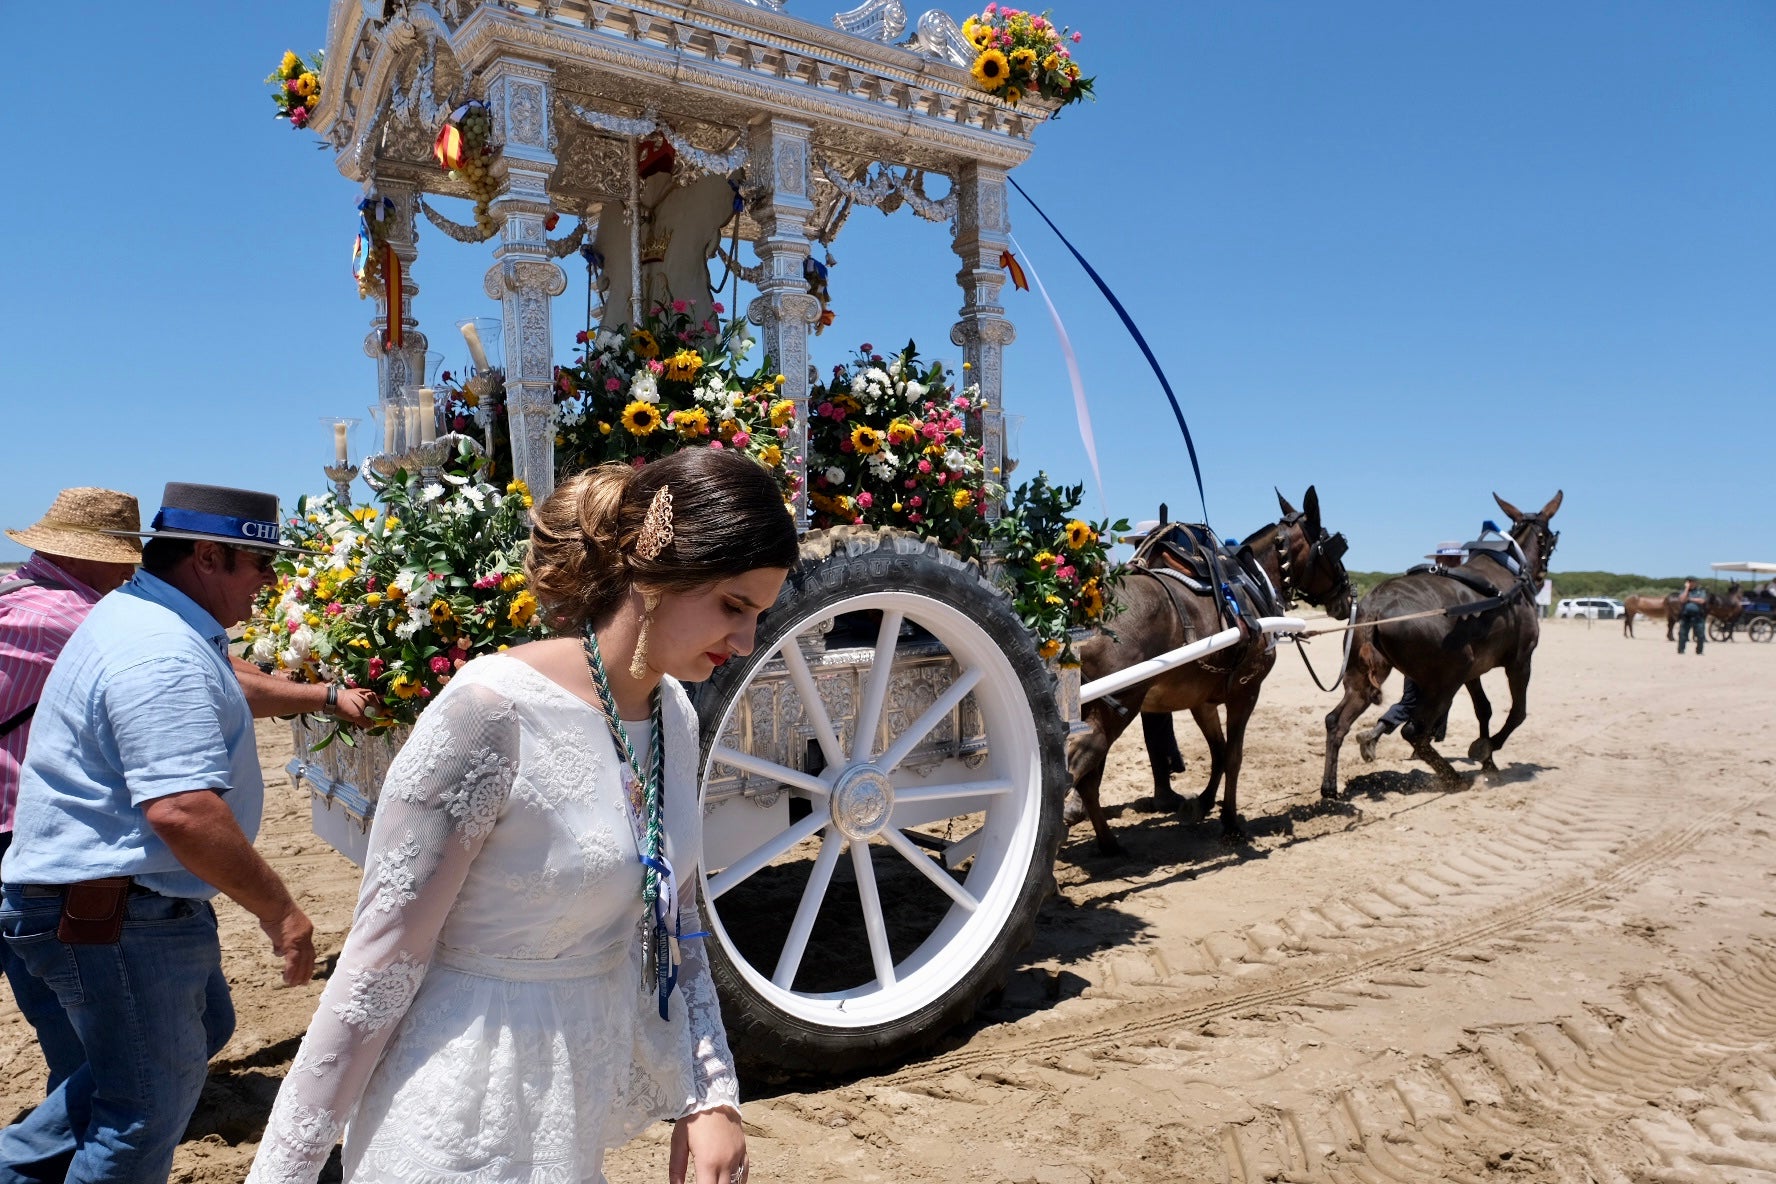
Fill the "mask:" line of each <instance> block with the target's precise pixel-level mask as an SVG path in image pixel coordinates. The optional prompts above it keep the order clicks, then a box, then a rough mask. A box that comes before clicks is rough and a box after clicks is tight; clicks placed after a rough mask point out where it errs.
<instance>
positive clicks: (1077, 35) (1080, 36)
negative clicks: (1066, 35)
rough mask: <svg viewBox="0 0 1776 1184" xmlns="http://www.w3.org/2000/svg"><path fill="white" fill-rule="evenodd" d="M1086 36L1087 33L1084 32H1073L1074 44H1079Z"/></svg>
mask: <svg viewBox="0 0 1776 1184" xmlns="http://www.w3.org/2000/svg"><path fill="white" fill-rule="evenodd" d="M1084 37H1085V34H1084V33H1075V34H1073V37H1072V41H1073V44H1074V45H1078V44H1079V42H1080V41H1081V39H1083V38H1084Z"/></svg>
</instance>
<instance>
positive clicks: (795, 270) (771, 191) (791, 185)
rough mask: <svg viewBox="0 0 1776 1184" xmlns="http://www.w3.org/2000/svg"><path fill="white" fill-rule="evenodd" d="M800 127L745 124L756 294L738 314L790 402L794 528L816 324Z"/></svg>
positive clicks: (803, 518)
mask: <svg viewBox="0 0 1776 1184" xmlns="http://www.w3.org/2000/svg"><path fill="white" fill-rule="evenodd" d="M809 131H810V129H809V127H808V125H807V124H803V123H795V122H793V121H791V120H787V119H778V118H775V117H772V116H764V117H761V118H760V119H758V120H757V121H755V122H754V123H753V125H752V133H751V134H752V144H751V159H752V180H753V181H754V182H755V183H757V184H759V185H761V186H762V187H763V192H761V193H759V194H758V195H757V196H756V197H754V198H753V202H752V211H751V212H752V216H753V219H754V220H755V221H756V222H757V223H758V225H759V237H758V240H757V241H756V242H755V243H753V249H754V250H755V251H757V252H758V257H759V281H758V289H759V295H758V297H757V299H755V300H754V301H753V302H752V304H751V305H750V306H748V308H747V310H746V319H747V320H749V321H751V322H752V323H753V324H755V325H757V326H758V327H759V328H760V330H761V333H760V336H761V337H762V338H763V339H764V346H765V352H766V353H768V354H769V355H770V357H771V362H772V364H773V365H775V366H776V367H777V373H779V374H781V375H783V377H784V380H785V381H784V384H783V390H782V393H781V397H783V398H786V399H790V400H793V401H794V403H795V407H796V414H795V427H794V429H793V430H792V431H791V432H790V436H789V439H787V440H785V441H784V442H783V443H784V452H785V453H786V454H788V456H789V457H792V458H798V459H797V463H796V465H795V469H796V471H797V472H798V473H799V474H800V476H801V478H802V489H801V493H800V494H799V495H798V497H797V499H796V508H795V509H796V526H797V527H798V528H799V529H802V530H805V529H807V526H808V480H807V478H808V462H807V457H808V385H809V384H808V328H809V326H811V325H813V324H814V323H815V322H816V321H818V320H819V319H820V302H819V301H818V300H816V299H815V298H814V297H813V295H812V294H810V293H809V291H808V281H807V280H806V279H805V278H804V277H803V275H802V264H803V263H804V262H805V261H806V260H807V258H808V251H809V243H808V221H809V219H811V218H812V217H813V216H814V199H813V191H812V190H813V187H812V184H811V183H810V179H809V178H810V173H809V160H810V157H809V151H808V135H809Z"/></svg>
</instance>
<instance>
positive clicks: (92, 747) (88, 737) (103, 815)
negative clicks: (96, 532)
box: [0, 571, 265, 900]
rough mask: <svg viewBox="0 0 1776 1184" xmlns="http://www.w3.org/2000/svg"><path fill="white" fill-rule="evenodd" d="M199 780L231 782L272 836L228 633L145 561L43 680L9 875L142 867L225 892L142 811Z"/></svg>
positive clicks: (244, 824)
mask: <svg viewBox="0 0 1776 1184" xmlns="http://www.w3.org/2000/svg"><path fill="white" fill-rule="evenodd" d="M194 789H213V790H217V791H219V792H220V793H221V794H222V800H223V801H225V802H227V803H228V808H229V809H230V810H231V811H233V813H234V817H235V819H236V821H238V822H239V823H240V827H241V830H243V831H244V832H246V836H247V838H248V839H249V840H251V839H252V838H254V837H255V836H256V835H257V834H258V833H259V819H260V814H261V813H262V812H263V809H264V804H265V782H264V780H263V778H262V777H261V775H260V772H259V750H258V746H257V745H256V744H255V743H254V740H253V713H252V710H251V709H250V708H249V707H248V706H247V698H246V695H245V694H243V693H242V691H241V686H240V680H239V679H238V678H236V677H235V673H234V669H233V668H232V667H231V666H230V665H229V663H228V635H227V633H226V631H225V630H224V629H223V628H222V626H221V625H220V624H218V623H217V621H216V618H214V617H212V616H211V615H210V614H209V613H207V612H205V611H204V610H203V609H202V608H200V607H198V604H197V602H196V601H194V600H192V599H191V598H190V597H189V596H187V595H185V594H184V593H183V592H181V591H179V590H178V589H177V588H175V587H173V586H172V585H171V584H169V583H167V582H166V581H165V580H162V579H159V578H158V577H156V576H152V575H149V574H148V573H147V572H145V571H138V572H137V573H136V575H135V577H134V578H133V579H131V580H130V582H129V583H127V584H125V585H124V586H123V587H121V588H119V589H118V590H117V591H115V592H113V593H111V594H110V595H109V596H106V597H105V598H104V599H102V600H100V601H99V603H98V604H96V605H94V606H93V610H92V612H91V613H89V614H87V618H86V620H85V621H84V622H83V623H82V624H81V626H80V628H78V629H76V630H75V631H74V636H73V637H71V638H69V639H68V644H67V646H66V647H65V648H64V649H63V650H62V653H61V657H59V658H57V659H56V664H55V668H54V669H52V670H51V671H50V672H49V680H48V681H47V682H45V683H44V685H43V698H42V700H41V701H40V703H39V704H38V707H37V715H36V717H35V718H34V719H33V720H32V721H31V742H30V746H29V747H28V748H27V749H26V750H25V763H24V769H23V772H22V774H21V776H20V778H19V802H18V814H17V816H16V818H15V819H14V822H13V839H12V847H11V849H10V850H8V851H7V853H6V860H5V862H4V863H3V864H0V879H3V880H4V882H6V883H8V884H73V883H78V882H79V881H81V880H93V879H99V878H101V877H104V876H134V877H135V878H136V882H137V883H139V884H141V885H142V886H143V887H145V888H151V889H153V890H154V891H156V892H159V893H162V894H164V895H166V896H179V897H191V898H196V899H201V900H207V899H208V898H210V897H212V896H214V895H215V894H216V889H215V888H213V887H211V886H210V885H209V884H206V883H205V882H204V881H202V880H200V879H198V878H197V877H196V876H195V875H193V874H191V873H190V872H188V871H186V870H185V867H184V865H183V864H181V863H180V862H179V860H178V858H177V857H175V856H174V855H173V853H172V851H171V850H169V849H168V847H167V845H166V844H165V843H164V842H162V841H161V840H160V837H159V836H158V835H156V834H155V833H154V831H153V829H152V828H151V827H150V826H149V825H148V818H147V815H146V814H145V813H144V811H143V807H144V806H146V805H147V803H149V802H151V801H153V800H154V799H155V798H160V797H165V796H167V795H168V794H175V793H184V792H186V791H188V790H194Z"/></svg>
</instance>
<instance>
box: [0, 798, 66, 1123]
mask: <svg viewBox="0 0 1776 1184" xmlns="http://www.w3.org/2000/svg"><path fill="white" fill-rule="evenodd" d="M10 846H12V832H11V831H5V832H3V833H0V856H3V855H5V854H6V849H7V848H8V847H10ZM0 971H3V972H4V973H5V975H6V981H7V982H8V983H9V984H11V986H12V997H13V1000H14V1001H15V1002H17V1003H18V1009H19V1014H20V1015H22V1016H24V1017H25V1022H26V1023H28V1024H30V1025H31V1028H32V1030H33V1031H35V1032H36V1033H37V1046H38V1047H39V1048H41V1049H42V1050H43V1059H44V1060H46V1061H48V1062H49V1086H48V1091H47V1092H50V1093H54V1092H55V1087H56V1086H58V1085H60V1084H61V1083H62V1082H64V1081H66V1080H67V1079H68V1078H69V1077H70V1076H71V1075H72V1074H73V1072H74V1070H76V1069H78V1068H80V1066H81V1065H83V1064H85V1063H86V1050H85V1049H83V1048H81V1046H80V1037H79V1036H77V1035H75V1034H74V1025H73V1024H71V1023H69V1022H68V1013H67V1012H65V1011H63V1010H62V1001H61V1000H60V999H57V998H56V994H55V992H54V991H52V990H50V989H49V984H47V983H45V982H44V981H43V980H42V979H40V978H37V977H35V976H34V975H32V974H31V972H30V971H28V970H26V969H25V964H24V962H22V961H21V960H20V959H19V956H18V955H17V954H15V953H13V952H12V947H11V946H9V945H7V944H6V943H5V942H4V941H0Z"/></svg>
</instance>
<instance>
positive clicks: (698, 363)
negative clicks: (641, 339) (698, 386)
mask: <svg viewBox="0 0 1776 1184" xmlns="http://www.w3.org/2000/svg"><path fill="white" fill-rule="evenodd" d="M636 352H637V353H640V352H641V351H640V350H637V351H636ZM644 356H645V355H644ZM701 369H703V359H702V358H701V357H699V356H698V355H697V354H696V353H695V352H693V351H692V350H688V349H681V350H679V351H678V352H677V353H675V354H673V355H672V356H671V357H670V358H667V359H666V377H667V378H670V379H672V380H673V381H675V382H690V381H691V380H692V379H694V378H696V377H697V371H699V370H701Z"/></svg>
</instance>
